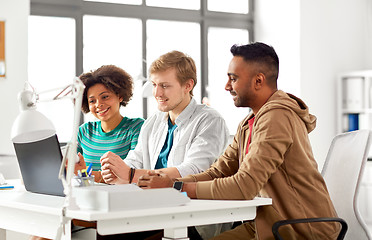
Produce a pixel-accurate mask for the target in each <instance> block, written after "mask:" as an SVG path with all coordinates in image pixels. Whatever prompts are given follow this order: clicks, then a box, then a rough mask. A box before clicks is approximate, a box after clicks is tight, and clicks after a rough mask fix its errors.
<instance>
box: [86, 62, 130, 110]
mask: <svg viewBox="0 0 372 240" xmlns="http://www.w3.org/2000/svg"><path fill="white" fill-rule="evenodd" d="M79 78H80V80H81V81H82V82H83V83H84V85H85V89H84V93H83V103H82V106H81V109H82V111H83V112H84V113H88V112H89V104H88V96H87V93H88V90H89V88H90V87H92V86H94V85H96V84H99V83H101V84H103V85H104V86H105V87H106V88H107V89H109V90H111V91H113V92H114V93H116V94H117V95H118V96H119V98H123V101H122V102H121V103H120V105H121V106H124V107H125V106H126V105H127V104H128V102H129V100H130V99H131V98H132V96H133V79H132V77H131V76H130V75H129V74H128V73H127V72H126V71H124V70H123V69H121V68H119V67H117V66H114V65H104V66H102V67H100V68H98V69H96V70H94V71H90V72H87V73H83V74H81V75H80V76H79Z"/></svg>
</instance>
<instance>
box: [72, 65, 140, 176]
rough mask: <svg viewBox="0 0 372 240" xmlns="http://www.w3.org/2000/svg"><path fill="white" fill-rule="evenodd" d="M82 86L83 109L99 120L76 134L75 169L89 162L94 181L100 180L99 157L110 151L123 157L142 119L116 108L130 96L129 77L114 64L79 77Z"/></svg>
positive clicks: (122, 104) (132, 141) (131, 91)
mask: <svg viewBox="0 0 372 240" xmlns="http://www.w3.org/2000/svg"><path fill="white" fill-rule="evenodd" d="M79 78H80V79H81V81H82V82H83V83H84V85H85V89H84V93H83V102H82V111H83V112H84V113H89V112H90V113H91V114H92V115H93V116H94V117H96V118H97V119H98V121H92V122H87V123H84V124H82V125H81V126H80V128H79V133H78V152H79V153H78V154H79V160H80V161H79V163H78V164H77V166H75V171H77V170H81V169H85V168H86V166H87V165H89V164H90V163H92V169H93V175H94V176H95V181H96V182H101V181H102V178H101V172H100V170H101V163H100V158H101V156H102V155H103V154H104V153H106V152H108V151H111V152H113V153H115V154H117V155H119V156H120V157H121V158H122V159H125V157H126V156H127V154H128V152H129V150H131V149H134V148H135V146H136V145H137V141H138V135H139V132H140V130H141V127H142V124H143V122H144V120H143V119H142V118H127V117H124V116H122V115H121V113H120V111H119V109H120V107H121V106H126V105H127V104H128V102H129V100H130V99H131V97H132V95H133V80H132V77H131V76H130V75H129V74H128V73H127V72H126V71H124V70H123V69H121V68H119V67H116V66H114V65H104V66H102V67H100V68H98V69H96V70H94V71H90V72H87V73H83V74H82V75H80V77H79Z"/></svg>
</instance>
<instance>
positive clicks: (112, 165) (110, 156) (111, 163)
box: [101, 152, 130, 184]
mask: <svg viewBox="0 0 372 240" xmlns="http://www.w3.org/2000/svg"><path fill="white" fill-rule="evenodd" d="M101 165H102V167H101V170H102V171H101V174H102V178H103V180H104V181H105V182H106V183H108V184H125V183H129V172H130V167H128V165H127V164H125V162H124V161H123V159H121V158H120V157H119V156H118V155H116V154H115V153H112V152H106V153H105V154H103V155H102V157H101Z"/></svg>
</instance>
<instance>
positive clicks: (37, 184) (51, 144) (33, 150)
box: [13, 135, 65, 196]
mask: <svg viewBox="0 0 372 240" xmlns="http://www.w3.org/2000/svg"><path fill="white" fill-rule="evenodd" d="M13 144H14V149H15V152H16V156H17V159H18V163H19V167H20V170H21V174H22V178H23V183H24V185H25V188H26V190H27V191H29V192H33V193H41V194H48V195H56V196H65V195H64V193H63V185H62V181H61V180H60V179H58V174H59V169H60V166H61V161H62V153H61V149H60V145H59V141H58V138H57V135H53V136H52V137H49V138H47V139H44V140H41V141H37V142H33V143H13Z"/></svg>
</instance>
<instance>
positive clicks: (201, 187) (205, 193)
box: [196, 181, 213, 199]
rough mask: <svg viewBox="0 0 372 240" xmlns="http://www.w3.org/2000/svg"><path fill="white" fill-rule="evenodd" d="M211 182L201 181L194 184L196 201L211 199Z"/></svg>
mask: <svg viewBox="0 0 372 240" xmlns="http://www.w3.org/2000/svg"><path fill="white" fill-rule="evenodd" d="M212 184H213V181H202V182H197V183H196V198H197V199H213V193H212Z"/></svg>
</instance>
